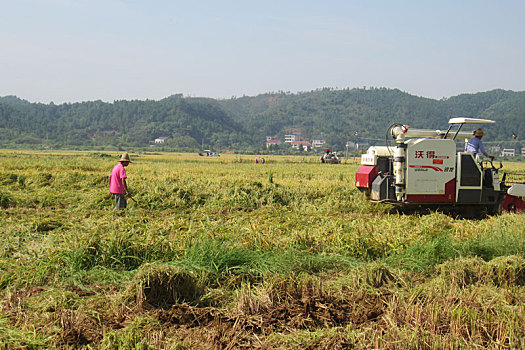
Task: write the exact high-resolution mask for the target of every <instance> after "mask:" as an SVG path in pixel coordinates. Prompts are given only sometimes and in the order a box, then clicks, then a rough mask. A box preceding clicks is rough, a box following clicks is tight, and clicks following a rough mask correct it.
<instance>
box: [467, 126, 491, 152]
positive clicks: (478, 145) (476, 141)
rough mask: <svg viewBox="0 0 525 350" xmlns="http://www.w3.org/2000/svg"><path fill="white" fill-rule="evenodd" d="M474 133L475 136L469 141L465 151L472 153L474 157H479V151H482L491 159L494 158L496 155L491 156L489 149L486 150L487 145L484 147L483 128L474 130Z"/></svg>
mask: <svg viewBox="0 0 525 350" xmlns="http://www.w3.org/2000/svg"><path fill="white" fill-rule="evenodd" d="M473 134H474V137H473V138H471V139H470V140H469V141H468V143H467V147H466V149H465V151H466V152H469V153H472V154H473V155H474V157H477V155H478V153H479V152H481V153H483V154H484V155H485V156H486V157H488V158H490V160H493V159H494V156H489V154H488V153H487V151H485V147H483V142H482V141H481V138H482V137H483V135H485V133H484V132H483V130H482V129H481V128H480V129H478V130H476V131H474V133H473Z"/></svg>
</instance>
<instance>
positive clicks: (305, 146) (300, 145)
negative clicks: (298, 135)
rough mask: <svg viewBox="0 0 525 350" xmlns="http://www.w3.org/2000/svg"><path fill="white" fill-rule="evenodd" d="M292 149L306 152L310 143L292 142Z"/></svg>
mask: <svg viewBox="0 0 525 350" xmlns="http://www.w3.org/2000/svg"><path fill="white" fill-rule="evenodd" d="M291 144H292V148H297V149H301V148H302V149H303V151H308V148H309V147H310V142H308V141H292V142H291Z"/></svg>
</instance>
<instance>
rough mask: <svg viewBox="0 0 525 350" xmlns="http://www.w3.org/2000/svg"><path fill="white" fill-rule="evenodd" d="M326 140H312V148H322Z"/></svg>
mask: <svg viewBox="0 0 525 350" xmlns="http://www.w3.org/2000/svg"><path fill="white" fill-rule="evenodd" d="M325 143H326V142H325V141H324V140H322V139H316V140H312V148H321V147H323V146H324V144H325Z"/></svg>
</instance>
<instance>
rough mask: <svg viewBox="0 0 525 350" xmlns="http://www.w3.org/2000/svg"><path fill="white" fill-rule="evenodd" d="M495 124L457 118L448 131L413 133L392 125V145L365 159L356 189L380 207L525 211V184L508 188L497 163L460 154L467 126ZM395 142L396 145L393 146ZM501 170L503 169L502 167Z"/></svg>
mask: <svg viewBox="0 0 525 350" xmlns="http://www.w3.org/2000/svg"><path fill="white" fill-rule="evenodd" d="M486 123H494V121H492V120H487V119H477V118H452V119H450V120H449V127H448V129H447V130H446V131H442V130H425V129H411V128H409V127H408V126H406V125H402V124H397V123H396V124H392V125H391V126H390V127H389V128H388V130H387V137H386V141H387V145H386V146H372V147H370V148H369V149H368V151H367V153H365V154H363V155H362V156H361V167H360V168H359V170H358V171H357V173H356V180H355V184H356V187H357V188H359V189H361V190H362V191H364V192H366V193H367V195H368V196H369V198H370V199H371V200H372V201H375V202H383V203H391V204H395V205H398V206H400V207H404V208H429V209H440V210H444V211H450V212H455V213H458V214H460V215H465V216H478V215H480V214H489V215H494V214H499V213H500V212H501V211H502V210H507V211H515V210H522V209H524V208H525V202H524V201H523V198H524V197H525V184H521V183H515V184H513V185H512V186H509V185H506V184H505V174H504V175H503V177H502V179H501V180H500V178H499V169H497V168H496V167H494V165H493V164H492V162H489V161H484V162H481V161H480V160H479V159H476V157H475V156H474V155H473V154H471V153H467V152H461V151H460V152H458V151H457V149H456V140H465V142H466V140H468V139H470V138H471V137H472V136H473V135H472V132H463V131H461V129H462V127H463V126H464V125H465V124H486ZM392 138H393V139H394V140H395V141H394V142H395V145H394V144H392V145H389V143H394V142H392ZM500 169H501V166H500Z"/></svg>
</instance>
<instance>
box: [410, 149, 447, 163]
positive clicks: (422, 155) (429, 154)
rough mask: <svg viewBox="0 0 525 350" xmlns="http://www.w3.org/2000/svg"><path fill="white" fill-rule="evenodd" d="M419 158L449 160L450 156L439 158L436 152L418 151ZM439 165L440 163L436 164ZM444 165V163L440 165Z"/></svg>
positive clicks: (417, 156)
mask: <svg viewBox="0 0 525 350" xmlns="http://www.w3.org/2000/svg"><path fill="white" fill-rule="evenodd" d="M417 158H427V159H449V158H450V157H449V156H437V155H436V151H416V159H417ZM434 164H438V163H434ZM439 164H443V163H439Z"/></svg>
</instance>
